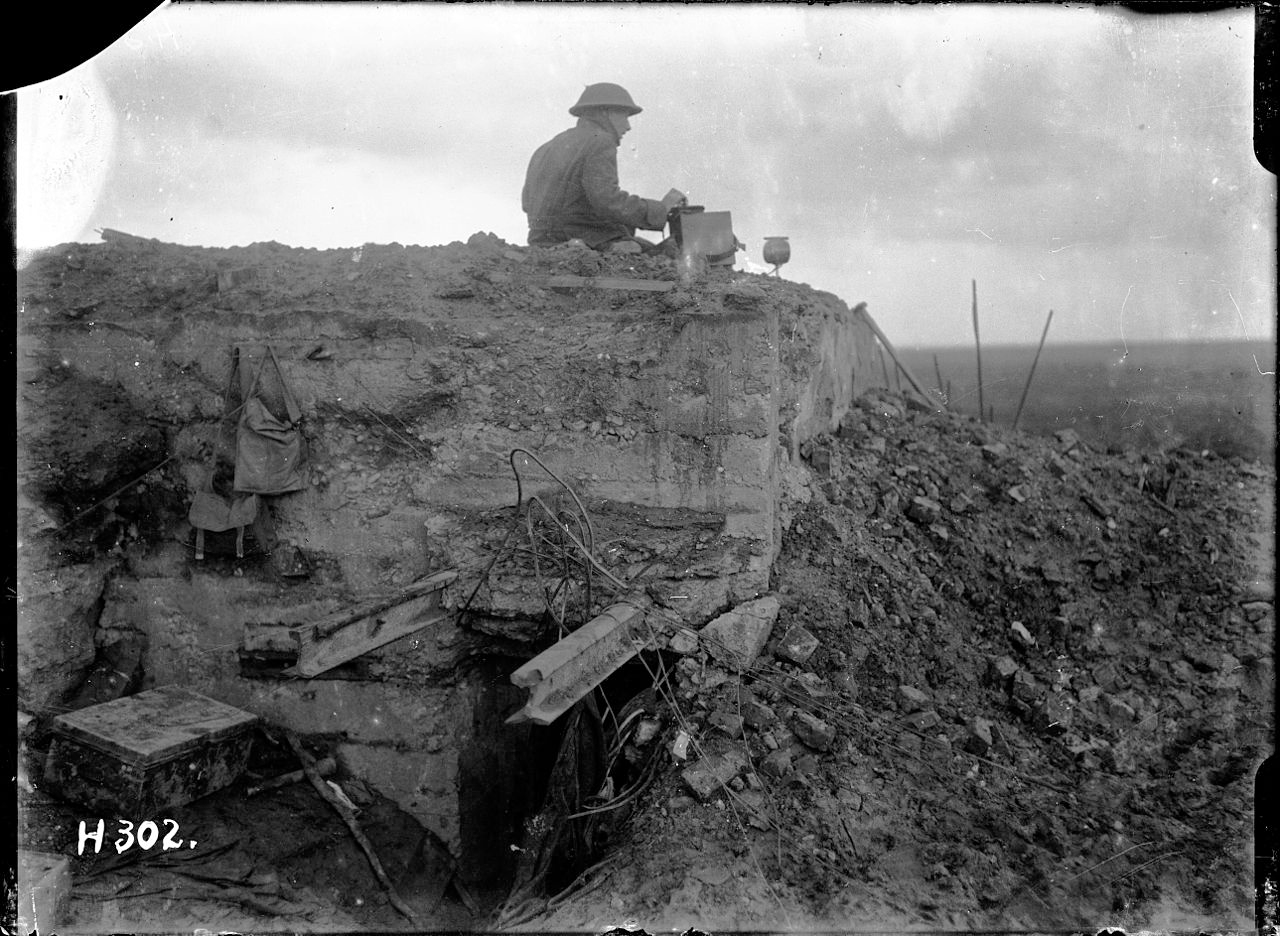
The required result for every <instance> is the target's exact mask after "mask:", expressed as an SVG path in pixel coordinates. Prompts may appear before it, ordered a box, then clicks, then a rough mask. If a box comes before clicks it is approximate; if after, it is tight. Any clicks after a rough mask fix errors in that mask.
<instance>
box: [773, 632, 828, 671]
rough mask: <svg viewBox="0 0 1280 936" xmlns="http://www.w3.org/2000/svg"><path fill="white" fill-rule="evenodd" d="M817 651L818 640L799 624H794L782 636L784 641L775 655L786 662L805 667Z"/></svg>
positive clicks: (779, 644) (780, 643) (779, 643)
mask: <svg viewBox="0 0 1280 936" xmlns="http://www.w3.org/2000/svg"><path fill="white" fill-rule="evenodd" d="M817 649H818V638H817V637H815V636H813V634H811V633H809V632H808V631H807V630H806V629H805V628H803V627H801V626H800V625H799V624H793V625H792V626H791V627H789V628H787V632H786V633H785V634H783V635H782V640H781V641H779V642H778V649H777V650H776V651H775V653H776V655H777V656H779V657H781V658H782V659H784V660H790V661H791V662H792V663H795V664H797V665H798V666H803V665H804V664H805V663H807V662H809V657H811V656H813V652H814V651H815V650H817Z"/></svg>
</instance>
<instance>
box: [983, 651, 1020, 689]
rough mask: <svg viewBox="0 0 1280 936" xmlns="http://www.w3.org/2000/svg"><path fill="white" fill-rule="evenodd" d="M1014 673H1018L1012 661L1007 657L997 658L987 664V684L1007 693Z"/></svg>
mask: <svg viewBox="0 0 1280 936" xmlns="http://www.w3.org/2000/svg"><path fill="white" fill-rule="evenodd" d="M1016 672H1018V664H1017V663H1015V662H1013V660H1012V659H1010V658H1009V657H1007V656H1002V657H997V658H996V659H994V660H991V661H990V662H988V664H987V682H988V683H990V684H991V685H993V686H995V687H997V688H999V689H1004V690H1006V691H1007V690H1008V689H1009V683H1010V680H1012V679H1013V674H1014V673H1016Z"/></svg>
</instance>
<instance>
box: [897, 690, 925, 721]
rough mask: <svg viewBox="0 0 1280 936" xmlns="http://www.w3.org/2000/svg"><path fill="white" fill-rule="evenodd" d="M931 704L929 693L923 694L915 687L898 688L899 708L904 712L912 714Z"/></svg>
mask: <svg viewBox="0 0 1280 936" xmlns="http://www.w3.org/2000/svg"><path fill="white" fill-rule="evenodd" d="M928 704H929V696H928V694H927V693H924V692H921V691H920V690H919V689H917V688H915V687H914V686H899V687H898V707H899V708H901V709H902V711H903V712H905V713H907V714H910V713H911V712H918V711H920V710H921V709H922V708H924V707H925V706H926V705H928Z"/></svg>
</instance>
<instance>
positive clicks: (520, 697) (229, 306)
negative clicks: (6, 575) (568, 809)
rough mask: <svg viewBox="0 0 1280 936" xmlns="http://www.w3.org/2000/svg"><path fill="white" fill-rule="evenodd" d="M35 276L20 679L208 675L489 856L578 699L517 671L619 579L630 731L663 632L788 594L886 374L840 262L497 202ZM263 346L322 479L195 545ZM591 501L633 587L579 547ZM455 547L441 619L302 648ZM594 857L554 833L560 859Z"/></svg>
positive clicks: (70, 266) (507, 862)
mask: <svg viewBox="0 0 1280 936" xmlns="http://www.w3.org/2000/svg"><path fill="white" fill-rule="evenodd" d="M607 264H612V266H610V267H608V268H606V265H607ZM613 267H618V269H613ZM601 273H606V274H612V275H613V277H614V279H613V280H611V281H609V282H608V283H606V282H605V281H603V280H599V279H595V280H593V279H592V277H593V276H597V275H598V274H601ZM22 290H23V292H24V295H25V296H26V301H25V307H24V308H25V315H24V317H23V321H22V324H21V326H20V332H21V334H20V339H19V356H20V359H21V364H20V379H21V380H22V381H23V391H22V400H21V406H22V407H23V410H24V416H23V417H22V418H20V423H19V482H20V491H21V494H20V502H19V514H20V517H19V527H20V531H21V534H20V535H21V542H20V557H19V562H20V583H21V591H20V594H19V602H18V603H19V633H20V661H19V663H20V676H21V685H22V692H21V699H20V702H21V707H22V708H23V710H24V711H27V712H29V713H32V714H35V715H41V714H46V713H49V712H56V711H59V710H61V709H63V708H65V707H66V706H67V704H68V702H69V701H70V700H73V699H78V700H79V702H81V703H82V702H84V701H85V698H86V697H85V696H84V685H85V679H86V674H91V673H93V672H94V671H95V667H97V668H99V669H100V668H101V667H99V666H98V664H100V663H101V662H102V661H103V660H104V659H106V660H116V657H119V658H120V660H126V661H127V663H131V664H132V665H131V666H127V665H126V663H120V665H119V666H116V667H114V670H115V671H116V672H117V675H118V676H119V677H120V680H121V685H119V686H114V687H113V688H112V690H111V691H115V690H118V691H121V692H123V691H132V690H134V689H138V688H149V687H152V686H163V685H169V684H177V685H182V686H186V687H189V688H192V689H195V690H197V691H199V692H202V693H205V694H207V695H209V696H210V697H212V698H216V699H219V700H221V701H224V702H226V703H228V704H231V705H234V706H237V707H240V708H243V709H244V710H246V711H249V712H252V713H254V714H256V715H259V716H260V717H262V718H263V719H265V720H266V721H267V722H269V723H270V724H273V725H278V726H281V727H283V728H286V729H288V730H290V731H294V732H296V733H298V734H300V735H303V736H307V737H310V738H312V739H316V740H318V741H321V742H323V743H324V744H325V745H326V746H327V747H328V748H329V749H330V750H331V751H332V752H333V753H334V755H335V757H336V759H337V761H338V762H339V764H340V766H341V769H342V770H343V771H345V772H347V773H349V774H351V775H354V776H358V777H360V778H362V779H363V780H364V781H365V782H366V783H367V784H369V786H371V787H372V788H373V789H375V790H376V791H377V793H379V794H380V795H382V796H385V797H386V798H388V799H390V800H392V801H394V802H395V803H396V804H397V805H398V806H399V807H400V808H401V809H402V810H403V811H404V812H405V813H407V814H408V815H409V816H411V817H412V818H413V819H414V820H416V821H417V822H418V823H419V824H420V825H421V826H422V827H423V828H424V829H425V830H427V831H428V832H429V833H430V834H431V835H432V836H433V837H434V838H435V839H436V840H437V841H438V842H439V843H440V844H441V846H442V847H443V848H444V849H446V850H447V851H448V852H449V854H450V855H451V856H452V859H453V860H455V861H456V862H457V866H458V869H459V870H458V874H459V877H460V879H461V880H463V881H465V882H467V884H469V885H474V886H476V887H480V888H483V887H490V886H491V887H498V886H499V885H500V884H501V883H502V882H503V881H509V880H511V877H512V875H513V874H515V873H518V869H517V866H518V865H519V862H520V853H519V852H518V851H513V849H512V845H513V844H516V843H518V841H519V840H520V836H521V826H522V824H524V823H525V822H526V820H528V819H529V818H530V816H532V815H533V814H534V812H535V811H536V809H537V805H538V802H539V800H540V799H541V798H543V797H545V793H546V788H547V784H548V782H549V780H548V778H549V775H550V774H551V772H552V771H553V768H554V765H555V762H556V757H557V755H558V752H559V751H560V750H561V748H562V747H563V744H562V741H563V739H564V737H565V736H566V733H571V732H572V731H575V730H580V729H577V728H574V729H569V728H565V727H564V726H563V725H555V724H553V726H551V727H550V728H548V727H543V726H534V725H528V724H525V725H512V724H509V723H508V720H509V719H510V717H511V716H512V714H513V713H514V712H516V711H517V710H519V709H520V708H521V706H523V705H525V703H526V701H527V698H528V694H527V692H526V690H524V689H521V688H519V687H517V686H514V685H512V683H511V680H510V677H511V674H512V672H514V671H515V670H516V669H518V668H519V667H520V666H521V665H522V664H524V663H526V662H527V661H528V660H530V659H531V658H533V657H534V656H536V654H537V653H538V652H539V651H541V650H543V649H545V648H546V647H548V646H550V645H551V644H553V643H554V642H555V640H556V639H557V637H558V636H559V634H558V633H557V630H559V631H560V632H562V633H565V632H570V631H572V630H573V629H575V628H577V627H579V626H580V625H582V624H584V623H585V622H587V621H589V620H591V619H593V618H594V617H595V616H596V615H597V614H599V613H600V611H601V610H603V609H604V608H605V607H607V606H608V605H609V604H611V603H613V602H616V601H619V600H621V599H622V598H624V597H626V596H625V595H624V594H622V591H623V590H622V589H620V588H619V587H618V585H619V584H620V583H624V584H626V586H627V587H628V589H630V590H631V591H632V593H633V596H637V595H638V596H640V598H641V599H643V600H642V605H643V608H642V612H643V613H642V614H641V617H646V616H648V617H649V618H651V620H650V623H649V625H647V628H648V633H647V634H646V636H645V639H644V640H643V641H642V643H643V644H644V648H643V650H642V651H641V653H640V655H639V656H635V657H631V656H628V660H629V662H626V661H624V662H623V664H622V665H621V666H619V667H618V668H617V670H616V671H614V672H612V673H607V674H605V675H606V676H607V679H605V678H604V677H602V678H601V682H602V684H603V686H604V688H603V689H602V690H600V691H599V692H598V693H592V695H595V696H596V697H597V699H598V704H597V708H601V707H603V708H606V709H608V711H609V713H611V714H609V715H608V716H607V717H606V716H603V715H599V716H598V713H597V715H593V716H592V717H593V718H595V717H597V716H598V717H601V718H604V719H605V721H606V722H607V718H609V717H612V718H613V719H614V728H613V730H614V732H615V735H614V740H615V741H616V740H617V735H616V732H617V729H618V720H617V717H616V716H617V713H618V712H621V711H623V710H624V709H626V707H627V705H628V703H629V702H631V701H632V700H635V699H638V698H640V697H641V696H642V695H643V691H644V690H645V689H646V688H647V687H648V686H649V685H650V684H651V680H649V679H647V675H646V670H645V666H646V661H648V662H649V663H650V664H656V663H658V662H660V661H661V660H662V659H663V657H662V654H668V653H669V652H670V651H669V649H668V647H667V644H668V642H669V641H670V640H671V639H672V637H673V635H676V634H678V633H679V631H680V629H681V628H684V629H686V630H689V629H698V628H701V627H703V626H704V625H705V624H706V622H708V621H709V620H711V619H713V618H714V617H716V616H717V615H719V614H721V613H723V612H726V611H729V610H730V609H732V608H734V607H735V606H737V605H741V604H742V603H744V602H747V601H751V600H753V599H756V598H758V597H759V596H760V595H762V594H764V593H765V592H766V591H767V589H768V587H769V570H770V565H771V563H772V561H773V559H774V556H775V554H776V550H777V546H778V535H779V529H780V525H781V523H782V522H783V517H782V515H781V514H782V512H783V511H784V510H785V509H786V507H785V505H784V501H785V496H784V492H785V489H786V488H787V485H788V472H789V470H790V467H791V466H792V465H793V464H794V462H795V460H796V459H797V458H798V450H799V446H800V445H801V444H802V443H803V442H804V441H805V440H806V439H808V438H810V437H811V436H814V435H816V434H819V433H822V432H826V431H830V430H833V429H834V428H835V427H836V426H837V425H838V423H839V420H840V418H841V417H842V416H843V414H844V413H845V411H846V410H847V408H848V405H849V403H850V401H851V400H852V399H853V397H854V396H855V395H856V394H857V393H859V392H861V391H862V390H865V389H867V388H868V387H869V386H871V385H872V384H873V383H876V382H877V381H876V377H875V375H878V374H879V368H878V367H876V368H873V367H872V366H870V365H871V354H872V353H873V349H874V347H875V346H874V339H873V337H872V332H871V330H870V327H869V324H868V320H867V318H866V316H865V308H864V307H861V306H860V307H858V308H857V309H853V310H850V309H849V308H847V307H846V306H845V305H844V304H843V303H842V302H840V301H839V300H838V299H836V298H835V297H834V296H831V295H829V294H824V293H819V292H815V291H813V290H810V289H808V288H807V287H804V286H801V285H797V284H793V283H789V282H786V281H783V280H780V279H776V278H767V277H761V276H753V275H743V274H733V275H730V274H728V273H727V272H723V273H721V274H718V275H715V276H712V277H711V278H710V279H707V280H703V281H698V282H683V283H682V282H679V281H677V280H676V279H675V272H674V270H673V269H672V268H671V265H670V264H669V263H668V262H665V261H659V260H657V259H651V258H642V257H620V258H601V257H599V256H597V255H595V254H592V253H590V252H585V253H584V252H580V251H576V250H573V249H571V248H556V249H547V250H538V249H523V248H522V249H516V248H512V247H510V246H508V245H505V244H503V243H502V242H501V241H498V240H497V239H496V238H493V237H492V236H489V235H476V236H475V237H473V238H471V240H470V241H469V242H468V243H467V244H465V245H463V244H454V245H450V246H447V247H438V248H406V247H402V246H400V245H390V246H379V245H365V246H363V247H361V248H358V249H355V250H350V251H314V250H292V249H289V248H286V247H283V246H281V245H277V244H259V245H253V246H251V247H248V248H234V249H229V250H211V249H202V248H187V247H179V246H175V245H169V244H162V243H158V242H155V241H143V240H141V239H137V238H131V237H128V236H127V235H119V234H116V233H115V232H109V234H108V236H107V238H106V241H105V242H104V243H103V244H100V245H92V246H86V245H70V246H68V247H64V248H59V249H55V250H53V251H50V252H48V253H46V254H44V255H42V256H41V257H39V258H37V259H36V260H35V261H33V263H32V264H31V265H30V267H28V268H27V269H26V270H25V271H24V273H23V285H22ZM268 353H271V354H274V355H275V357H277V358H278V360H279V362H280V369H281V372H282V373H283V374H284V377H285V379H286V381H287V383H288V385H289V387H290V388H291V389H292V392H293V394H294V395H295V397H296V399H297V402H298V405H299V408H300V415H301V419H300V421H299V425H300V430H301V434H302V436H303V438H304V441H305V447H306V459H305V461H306V483H305V485H304V486H302V487H301V488H300V489H298V490H295V491H291V492H288V493H283V494H279V495H274V496H263V497H262V498H261V503H260V504H259V506H258V508H257V513H256V515H255V516H254V517H253V518H252V521H251V522H249V523H247V524H245V525H244V526H243V528H242V529H240V530H231V531H221V532H218V531H211V532H210V533H209V534H208V535H207V538H206V539H205V541H204V544H203V558H200V559H197V558H196V544H195V541H194V532H193V530H192V528H191V525H190V523H189V518H190V514H189V508H190V504H191V502H192V498H193V496H194V495H195V494H196V493H197V492H200V491H209V490H212V491H221V492H224V493H227V494H228V495H229V494H230V489H229V482H231V481H232V477H231V476H232V468H233V464H232V463H233V461H234V441H235V439H234V429H235V424H234V420H229V419H228V418H227V414H228V412H229V407H228V396H227V391H226V388H227V383H228V376H229V373H230V370H231V365H232V361H233V359H234V358H235V357H236V356H237V355H238V356H240V358H241V360H242V361H243V362H249V363H252V364H255V365H261V363H262V362H263V361H264V360H265V358H266V356H267V355H268ZM58 400H61V403H58V402H57V401H58ZM90 401H92V403H93V405H87V404H89V403H90ZM540 466H541V468H540ZM575 501H576V502H577V505H576V506H577V508H579V511H578V513H575V512H574V508H575V505H574V502H575ZM513 504H515V506H514V507H513ZM531 504H536V505H537V506H538V509H537V510H536V511H531V512H532V514H534V516H533V517H532V519H530V518H529V516H527V515H526V509H527V508H529V505H531ZM588 517H589V518H590V519H589V520H588V519H587V518H588ZM584 521H585V523H589V524H590V525H591V526H592V527H593V529H592V533H591V542H589V543H585V544H583V545H585V546H587V548H588V549H589V550H590V551H591V552H592V554H593V555H594V556H595V557H596V560H597V562H598V563H599V564H600V565H601V566H602V568H603V570H604V571H607V572H608V573H609V575H610V576H612V578H613V582H612V584H611V583H610V582H609V580H608V578H607V577H606V576H604V575H601V574H600V570H595V571H593V570H592V569H591V563H590V562H588V561H587V560H586V559H585V558H584V557H583V556H581V555H578V556H577V558H576V559H575V558H574V555H575V553H574V550H573V549H571V548H569V547H568V546H567V545H566V544H567V542H568V541H569V540H571V539H572V538H573V536H574V535H577V536H578V537H579V541H581V537H582V536H583V533H584V530H585V523H584ZM513 530H514V531H515V533H514V534H512V532H511V531H513ZM539 550H542V551H543V554H542V555H539ZM443 572H451V573H453V575H452V577H451V578H449V580H448V581H447V582H446V583H445V584H443V585H442V586H441V587H439V588H438V589H436V590H435V592H434V594H435V601H436V612H437V613H436V614H434V616H432V617H430V620H429V622H428V623H425V624H423V625H421V626H417V627H409V625H410V624H412V623H413V621H414V620H418V619H416V618H414V619H412V620H409V621H408V622H402V623H403V624H404V626H406V627H409V629H408V630H407V631H406V633H405V634H404V635H403V636H400V637H398V638H397V639H394V640H392V641H389V642H382V643H378V644H376V645H372V646H370V647H369V648H368V649H367V651H366V652H361V653H358V654H354V655H352V656H351V657H350V658H349V659H346V660H344V661H342V662H341V663H339V664H337V665H333V666H329V667H327V668H325V669H324V670H323V671H322V672H318V673H316V674H314V675H311V676H306V677H304V676H300V675H299V674H298V672H297V671H296V669H295V667H296V663H297V661H296V656H297V651H296V645H295V644H294V643H292V641H293V640H294V639H295V638H294V636H293V633H294V632H295V631H296V630H297V629H299V628H306V627H312V626H314V625H315V623H316V622H317V621H333V620H335V619H336V618H341V617H342V616H343V615H344V614H347V615H349V614H350V612H351V610H352V609H353V608H359V607H361V606H362V604H368V603H369V602H373V603H375V604H376V603H378V602H384V603H385V602H388V601H389V602H391V603H392V604H391V607H398V606H399V605H396V604H395V601H396V599H397V597H398V596H402V595H403V594H404V593H405V591H406V590H407V589H411V588H412V587H413V586H414V584H415V583H417V582H420V581H421V580H422V579H423V578H424V577H429V576H431V575H433V574H440V573H443ZM654 608H658V609H660V614H657V615H654V613H653V609H654ZM659 624H661V625H662V626H658V625H659ZM113 654H114V655H115V656H113ZM291 654H293V656H292V657H291ZM673 661H674V657H673V658H671V660H669V661H668V662H673ZM116 662H119V660H116ZM122 667H125V668H126V672H124V673H119V670H120V669H121V668H122ZM593 686H594V683H593V684H592V685H590V686H587V687H586V688H587V689H592V688H593ZM95 691H100V692H101V691H107V690H102V689H101V687H99V690H95ZM651 708H652V706H651ZM650 714H652V713H651V712H649V711H645V712H644V713H643V715H644V717H647V716H648V715H650ZM581 730H585V729H581ZM592 730H595V729H594V728H593V729H592ZM584 736H585V735H584ZM597 740H599V739H597ZM605 753H607V752H605ZM599 763H600V758H597V766H596V768H595V774H594V775H592V774H590V772H588V773H587V776H589V778H590V779H591V780H592V782H593V783H595V782H596V781H599V782H600V783H603V782H604V777H603V776H600V768H599ZM635 766H636V765H634V764H633V765H632V768H634V767H635ZM621 770H622V768H620V771H621ZM624 779H625V778H623V777H622V773H621V772H620V773H619V778H618V781H617V782H619V783H622V782H623V780H624ZM590 792H594V791H590ZM589 844H590V843H589ZM583 857H584V854H582V853H579V854H573V853H572V850H569V851H565V850H563V849H562V850H561V852H560V853H559V854H558V856H557V857H556V859H555V861H554V862H552V864H551V865H550V866H549V881H548V883H549V884H550V885H551V886H556V885H557V884H562V883H563V882H564V879H565V878H566V877H571V876H572V874H573V873H574V868H575V867H577V865H576V864H575V862H576V861H578V860H579V859H582V858H583Z"/></svg>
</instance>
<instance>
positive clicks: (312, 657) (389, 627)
mask: <svg viewBox="0 0 1280 936" xmlns="http://www.w3.org/2000/svg"><path fill="white" fill-rule="evenodd" d="M455 578H457V571H456V570H452V569H451V570H449V571H448V572H444V573H438V574H437V575H434V576H431V577H429V578H427V579H423V580H422V581H421V582H418V583H415V584H414V585H413V586H410V588H409V589H408V590H406V592H404V593H401V595H399V596H397V597H396V598H395V599H389V600H386V601H380V602H374V603H372V604H370V605H368V606H366V607H365V608H364V609H362V610H360V611H355V612H349V613H346V614H342V615H334V616H331V617H329V618H326V619H324V620H321V621H317V622H315V623H312V624H303V625H301V626H299V627H295V628H292V634H293V637H294V639H295V640H296V641H297V645H298V663H297V665H296V666H295V667H293V669H292V670H291V671H290V672H291V673H293V674H296V675H298V676H306V677H311V676H317V675H319V674H320V673H323V672H325V671H326V670H330V669H332V668H333V667H335V666H338V665H340V664H342V663H346V662H348V661H350V660H354V659H355V658H356V657H358V656H362V655H363V654H366V653H368V652H369V651H370V650H376V649H378V647H381V646H384V645H385V644H389V643H391V641H393V640H399V639H400V638H401V637H405V636H407V635H409V634H412V633H413V632H414V631H418V630H421V629H422V628H424V627H427V626H429V625H431V624H434V623H436V622H437V621H440V620H443V619H444V618H445V617H447V616H448V615H449V614H450V612H449V611H447V610H444V609H442V608H441V607H440V590H441V589H442V588H444V586H445V585H447V584H448V583H449V582H451V581H453V580H454V579H455Z"/></svg>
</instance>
